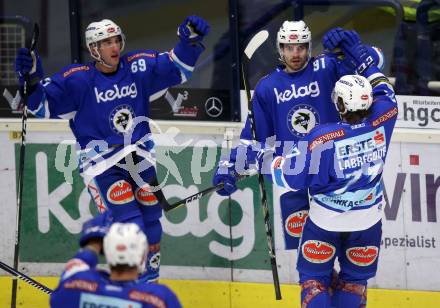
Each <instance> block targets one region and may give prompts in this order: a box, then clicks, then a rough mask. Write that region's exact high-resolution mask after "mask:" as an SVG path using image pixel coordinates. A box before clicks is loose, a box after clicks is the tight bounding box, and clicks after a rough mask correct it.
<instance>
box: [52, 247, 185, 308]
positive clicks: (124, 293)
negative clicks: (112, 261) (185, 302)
mask: <svg viewBox="0 0 440 308" xmlns="http://www.w3.org/2000/svg"><path fill="white" fill-rule="evenodd" d="M97 263H98V258H97V255H96V254H95V253H94V252H92V251H91V250H88V249H84V250H82V251H80V252H79V253H77V255H76V256H75V257H74V258H73V259H72V260H70V261H69V262H68V263H67V265H66V268H65V270H64V272H63V274H62V275H61V279H60V282H59V285H58V287H57V288H56V289H55V291H54V292H53V293H52V295H51V297H50V306H51V307H52V308H80V307H115V308H126V307H131V308H147V307H148V308H153V307H154V308H180V307H182V306H181V304H180V303H179V300H178V299H177V297H176V295H175V294H174V293H173V291H171V290H170V289H169V288H168V287H166V286H164V285H161V284H157V283H148V284H145V283H139V282H136V281H125V282H121V281H112V280H111V279H110V277H109V274H108V273H106V272H104V271H99V270H96V268H95V267H96V264H97Z"/></svg>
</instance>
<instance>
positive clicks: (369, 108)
mask: <svg viewBox="0 0 440 308" xmlns="http://www.w3.org/2000/svg"><path fill="white" fill-rule="evenodd" d="M350 52H353V54H355V57H354V59H355V60H354V62H358V63H357V65H359V67H360V68H367V69H366V70H364V72H363V75H364V76H365V77H367V78H368V79H367V78H365V77H363V76H360V75H347V76H343V77H342V78H341V79H340V80H339V81H338V82H337V83H336V85H335V88H334V91H333V94H332V100H333V102H334V103H335V106H336V108H337V110H338V112H339V114H340V116H341V119H342V121H341V122H337V123H330V124H324V125H319V126H317V127H315V128H314V129H313V130H312V131H311V132H310V133H309V134H308V135H307V136H306V137H304V138H303V139H301V140H300V141H299V142H298V144H297V146H296V147H294V149H293V151H291V153H285V154H284V156H278V157H275V158H274V159H273V160H272V157H271V155H268V153H267V152H265V151H264V150H263V151H261V152H260V153H259V155H258V157H259V166H262V167H261V168H262V171H261V172H262V173H265V174H270V175H271V178H272V181H273V182H274V183H276V184H277V185H279V186H281V187H284V188H286V189H288V190H291V191H297V190H302V189H304V188H309V189H310V190H309V191H310V194H311V197H312V200H311V204H310V211H309V216H308V218H307V220H306V223H305V225H304V230H303V233H302V237H301V242H300V249H298V250H299V251H298V261H297V269H298V272H299V276H300V284H301V306H302V307H309V308H312V307H320V308H324V307H344V308H351V307H353V308H359V307H365V300H366V290H367V280H368V279H370V278H373V277H374V276H375V275H376V271H377V263H378V256H379V249H380V241H381V234H382V229H381V226H382V224H381V218H382V211H383V207H384V206H385V204H384V197H383V187H382V185H383V184H382V171H383V167H384V162H385V158H386V156H387V153H388V148H389V144H390V140H391V135H392V132H393V129H394V125H395V122H396V118H397V112H398V111H397V103H396V100H395V97H394V91H393V89H392V87H391V85H390V84H389V82H388V80H387V78H386V77H385V76H384V75H383V74H382V73H380V72H379V70H378V69H377V68H376V67H375V66H370V67H368V66H369V65H370V64H371V58H370V59H369V57H368V56H366V51H365V49H363V48H362V47H361V46H355V47H353V48H352V49H351V50H350ZM356 59H360V60H356ZM262 153H264V154H263V155H262ZM268 166H270V168H268ZM267 169H269V170H267ZM336 258H338V261H339V264H340V268H341V269H340V272H339V277H338V280H337V281H336V283H334V284H333V283H332V289H333V292H332V294H331V292H329V287H330V285H331V280H332V277H331V276H332V269H333V265H334V261H335V259H336Z"/></svg>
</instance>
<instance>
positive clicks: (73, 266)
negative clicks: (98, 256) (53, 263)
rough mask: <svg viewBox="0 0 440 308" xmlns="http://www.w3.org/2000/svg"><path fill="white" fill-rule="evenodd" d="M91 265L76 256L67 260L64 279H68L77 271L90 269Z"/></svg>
mask: <svg viewBox="0 0 440 308" xmlns="http://www.w3.org/2000/svg"><path fill="white" fill-rule="evenodd" d="M89 269H90V267H89V265H88V264H87V263H86V262H84V261H83V260H81V259H78V258H74V259H72V260H70V261H69V262H67V264H66V267H65V268H64V273H63V275H62V277H61V278H62V279H67V278H69V277H70V276H73V275H74V274H76V273H79V272H84V271H87V270H89Z"/></svg>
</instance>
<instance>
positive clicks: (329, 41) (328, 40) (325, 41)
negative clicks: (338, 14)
mask: <svg viewBox="0 0 440 308" xmlns="http://www.w3.org/2000/svg"><path fill="white" fill-rule="evenodd" d="M344 32H345V31H344V29H342V28H340V27H337V28H333V29H331V30H329V31H328V32H327V33H326V34H325V35H324V37H323V38H322V45H323V46H324V49H327V50H328V51H333V50H334V49H335V48H336V47H339V44H340V43H341V42H342V40H343V39H344V37H345V35H344Z"/></svg>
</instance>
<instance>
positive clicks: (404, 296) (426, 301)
mask: <svg viewBox="0 0 440 308" xmlns="http://www.w3.org/2000/svg"><path fill="white" fill-rule="evenodd" d="M34 279H35V280H37V281H38V282H40V283H42V284H44V285H46V286H48V287H49V288H52V289H53V288H55V287H56V285H57V283H58V278H56V277H35V278H34ZM11 280H12V279H11V278H10V277H4V276H0V307H10V305H11ZM161 282H162V283H164V284H166V285H168V286H169V287H170V288H171V289H173V290H174V291H175V292H176V293H177V296H178V297H179V299H180V301H181V302H182V305H183V307H191V308H199V307H200V308H202V307H210V308H259V307H261V308H272V307H274V308H277V307H280V308H281V307H282V308H291V307H299V290H300V289H299V287H298V285H282V286H281V292H282V296H283V299H282V300H281V301H276V300H275V294H274V290H273V286H272V285H271V284H266V283H245V282H226V281H204V280H203V281H202V280H165V279H163V280H161ZM18 287H19V289H18V297H17V299H18V300H17V307H21V308H46V307H49V296H48V295H46V294H45V293H43V292H41V291H39V290H37V289H35V288H34V287H31V286H30V285H28V284H27V283H25V282H22V281H19V284H18ZM394 307H395V308H419V307H423V308H431V307H432V308H434V307H436V308H437V307H440V292H428V291H407V290H405V291H403V290H387V289H368V308H394Z"/></svg>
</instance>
